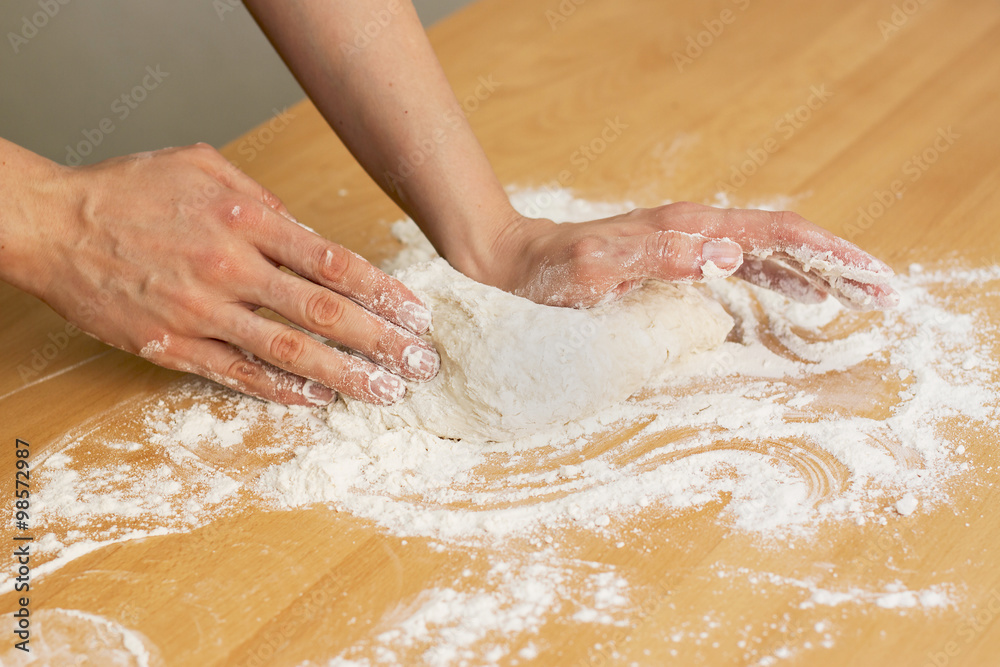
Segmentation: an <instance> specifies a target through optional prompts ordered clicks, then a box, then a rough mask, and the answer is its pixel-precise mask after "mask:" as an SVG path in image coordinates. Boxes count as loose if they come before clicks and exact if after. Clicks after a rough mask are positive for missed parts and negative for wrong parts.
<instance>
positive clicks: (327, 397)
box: [302, 380, 336, 406]
mask: <svg viewBox="0 0 1000 667" xmlns="http://www.w3.org/2000/svg"><path fill="white" fill-rule="evenodd" d="M302 395H303V396H305V397H306V400H307V401H309V402H310V403H312V404H313V405H320V406H322V405H329V404H330V403H331V402H333V399H334V397H335V396H336V394H334V393H333V389H330V388H329V387H327V386H326V385H323V384H320V383H319V382H313V381H312V380H307V381H306V383H305V384H304V385H302Z"/></svg>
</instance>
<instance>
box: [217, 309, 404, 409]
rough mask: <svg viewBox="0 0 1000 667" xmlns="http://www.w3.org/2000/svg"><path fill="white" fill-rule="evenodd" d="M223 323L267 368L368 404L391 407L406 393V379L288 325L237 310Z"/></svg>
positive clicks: (234, 340) (234, 341)
mask: <svg viewBox="0 0 1000 667" xmlns="http://www.w3.org/2000/svg"><path fill="white" fill-rule="evenodd" d="M220 319H221V320H222V322H223V323H224V325H225V329H224V330H225V331H226V332H227V334H226V335H227V337H228V339H229V341H230V342H231V343H232V344H233V345H236V346H237V347H239V348H242V349H244V350H247V351H248V352H250V353H252V354H254V355H255V356H257V357H258V358H260V359H263V360H264V361H266V362H267V363H269V364H271V365H273V366H277V367H278V368H281V369H284V370H286V371H288V372H290V373H293V374H295V375H300V376H302V377H305V378H309V379H310V380H315V381H316V382H319V383H320V384H322V385H325V386H327V387H331V388H333V389H336V390H337V391H339V392H340V393H342V394H346V395H348V396H350V397H351V398H355V399H358V400H361V401H366V402H368V403H376V404H378V405H389V404H391V403H395V402H396V401H398V400H399V399H401V398H402V397H403V395H404V394H405V393H406V384H405V383H404V382H403V380H402V379H401V378H399V377H397V376H395V375H393V374H392V373H389V372H388V371H386V370H383V369H381V368H379V367H378V366H376V365H375V364H373V363H372V362H370V361H368V360H366V359H361V358H359V357H355V356H352V355H348V354H345V353H343V352H341V351H340V350H335V349H333V348H330V347H327V346H326V345H324V344H322V343H320V342H319V341H317V340H316V339H314V338H312V337H311V336H309V335H307V334H305V333H303V332H301V331H297V330H295V329H293V328H291V327H289V326H287V325H285V324H282V323H280V322H275V321H273V320H269V319H267V318H264V317H260V316H259V315H256V314H254V313H251V312H250V311H249V310H247V309H245V308H242V307H238V306H233V307H232V308H231V309H227V310H226V311H225V312H224V313H220Z"/></svg>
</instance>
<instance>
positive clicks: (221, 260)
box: [198, 247, 238, 281]
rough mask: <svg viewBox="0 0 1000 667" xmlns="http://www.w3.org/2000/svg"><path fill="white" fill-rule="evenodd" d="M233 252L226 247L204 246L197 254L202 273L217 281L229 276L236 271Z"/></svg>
mask: <svg viewBox="0 0 1000 667" xmlns="http://www.w3.org/2000/svg"><path fill="white" fill-rule="evenodd" d="M234 257H235V253H234V252H232V250H231V249H230V248H227V247H213V248H206V249H205V250H203V251H202V252H201V253H199V256H198V264H199V266H201V268H202V271H203V272H204V273H203V274H202V275H207V276H208V277H209V278H210V279H211V280H214V281H218V280H224V279H228V278H231V277H232V276H233V275H234V274H235V273H236V271H237V269H238V267H237V262H235V261H234V260H233V258H234Z"/></svg>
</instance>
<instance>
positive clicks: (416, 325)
mask: <svg viewBox="0 0 1000 667" xmlns="http://www.w3.org/2000/svg"><path fill="white" fill-rule="evenodd" d="M399 319H400V320H402V322H403V325H404V326H405V327H406V328H407V329H409V330H410V331H412V332H413V333H416V334H422V333H424V332H425V331H427V330H428V329H429V328H430V326H431V311H429V310H427V308H425V307H424V306H422V305H420V304H419V303H415V302H413V301H407V302H406V303H404V304H403V307H402V308H400V309H399Z"/></svg>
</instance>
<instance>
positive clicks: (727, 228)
mask: <svg viewBox="0 0 1000 667" xmlns="http://www.w3.org/2000/svg"><path fill="white" fill-rule="evenodd" d="M654 211H656V212H657V213H658V214H659V215H660V216H661V217H662V218H663V219H664V221H665V222H669V224H670V226H671V228H672V229H678V230H680V231H686V232H689V233H701V234H704V235H705V236H712V237H725V238H730V239H732V240H734V241H736V242H738V243H739V244H740V245H741V246H743V248H744V249H745V250H746V251H748V252H752V253H753V254H756V255H759V256H766V255H767V254H769V253H774V252H784V253H786V254H787V255H788V256H789V257H793V258H795V259H796V260H797V261H800V262H809V261H810V260H811V261H813V262H823V261H826V262H831V263H836V264H840V265H843V266H844V267H850V268H851V269H853V270H854V271H855V272H856V273H857V274H858V275H856V276H851V277H852V278H855V279H857V278H858V277H859V276H861V275H864V274H868V275H869V276H870V277H871V278H873V280H871V281H869V282H880V281H879V280H875V279H878V278H882V279H885V278H888V277H889V276H892V275H893V271H892V269H891V268H889V266H888V265H886V264H885V263H884V262H882V261H881V260H879V259H877V258H875V257H873V256H872V255H870V254H869V253H867V252H865V251H864V250H862V249H861V248H859V247H857V246H856V245H854V244H853V243H851V242H850V241H847V240H845V239H842V238H840V237H839V236H836V235H835V234H832V233H831V232H828V231H827V230H825V229H823V228H822V227H819V226H818V225H814V224H813V223H811V222H809V221H808V220H806V219H805V218H803V217H802V216H800V215H798V214H796V213H792V212H791V211H762V210H756V209H720V208H715V207H712V206H703V205H700V204H692V203H689V202H679V203H676V204H667V205H666V206H662V207H660V208H659V209H654Z"/></svg>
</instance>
